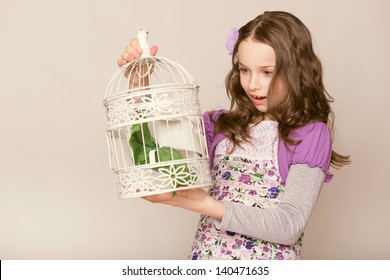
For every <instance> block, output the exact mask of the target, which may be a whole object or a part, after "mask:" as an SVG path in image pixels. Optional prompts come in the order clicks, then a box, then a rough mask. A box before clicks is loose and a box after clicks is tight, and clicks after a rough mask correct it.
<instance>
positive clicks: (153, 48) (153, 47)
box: [150, 46, 158, 56]
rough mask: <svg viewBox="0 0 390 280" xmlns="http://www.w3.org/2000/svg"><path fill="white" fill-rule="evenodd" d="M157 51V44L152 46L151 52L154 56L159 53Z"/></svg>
mask: <svg viewBox="0 0 390 280" xmlns="http://www.w3.org/2000/svg"><path fill="white" fill-rule="evenodd" d="M157 51H158V47H157V46H152V47H151V48H150V52H151V54H152V55H153V56H155V55H156V54H157Z"/></svg>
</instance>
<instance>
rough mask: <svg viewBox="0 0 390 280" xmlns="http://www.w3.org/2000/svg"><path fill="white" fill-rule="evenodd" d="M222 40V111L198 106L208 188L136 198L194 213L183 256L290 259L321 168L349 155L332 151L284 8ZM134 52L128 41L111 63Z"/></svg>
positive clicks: (315, 83)
mask: <svg viewBox="0 0 390 280" xmlns="http://www.w3.org/2000/svg"><path fill="white" fill-rule="evenodd" d="M229 46H230V47H231V49H230V51H231V53H232V64H233V67H232V70H231V71H230V73H229V74H228V75H227V77H226V81H225V84H226V88H227V94H228V97H229V99H230V101H231V105H230V110H229V111H226V110H219V111H214V112H208V113H205V114H204V122H205V128H206V136H207V144H208V148H209V155H210V168H211V170H212V176H213V180H214V186H213V187H211V188H210V190H209V191H208V192H206V191H204V190H202V189H192V190H183V191H178V192H177V195H176V196H174V197H172V194H169V193H168V194H167V193H166V194H161V195H153V196H148V197H145V199H146V200H149V201H151V202H155V203H157V202H158V203H165V204H169V205H173V206H177V207H181V208H185V209H188V210H191V211H195V212H198V213H200V214H202V215H201V218H200V222H199V225H198V228H197V230H196V233H195V240H194V243H193V245H192V250H191V253H190V258H191V259H299V257H300V253H301V247H302V237H303V230H304V228H305V226H306V224H307V222H308V220H309V218H310V215H311V213H312V211H313V208H314V206H315V204H316V201H317V198H318V195H319V193H320V190H321V188H322V185H323V183H324V182H330V181H331V179H332V176H333V175H332V174H331V173H330V172H329V166H330V165H332V166H334V167H341V166H343V165H345V164H348V163H349V162H350V161H349V157H348V156H343V155H340V154H338V153H336V152H335V151H333V150H332V124H333V113H332V110H331V108H330V106H329V103H330V102H332V98H331V97H330V96H329V94H328V93H327V92H326V90H325V88H324V85H323V82H322V66H321V63H320V60H319V59H318V57H317V56H316V54H315V53H314V51H313V46H312V40H311V35H310V32H309V30H308V29H307V28H306V26H305V25H304V24H303V23H302V22H301V21H300V20H299V19H298V18H296V17H295V16H293V15H291V14H289V13H286V12H265V13H264V14H261V15H259V16H258V17H256V18H255V19H253V20H251V21H250V22H248V23H247V24H245V25H244V26H243V27H241V28H240V29H239V30H237V29H235V30H234V29H233V30H232V31H231V33H230V37H229V38H228V42H227V47H229ZM141 52H142V50H141V49H140V47H139V44H138V42H137V41H136V40H132V41H131V43H130V45H129V46H128V47H127V48H126V50H125V52H124V53H123V54H122V56H121V58H120V59H119V60H118V64H119V66H122V65H124V64H125V63H127V62H129V61H131V60H134V59H137V58H139V57H140V54H141ZM151 52H152V54H154V55H155V54H156V52H157V47H156V46H153V47H152V48H151Z"/></svg>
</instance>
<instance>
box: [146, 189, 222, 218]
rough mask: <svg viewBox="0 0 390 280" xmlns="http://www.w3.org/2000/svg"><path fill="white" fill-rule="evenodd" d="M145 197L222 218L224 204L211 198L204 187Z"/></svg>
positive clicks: (155, 201)
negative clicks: (173, 194) (174, 193)
mask: <svg viewBox="0 0 390 280" xmlns="http://www.w3.org/2000/svg"><path fill="white" fill-rule="evenodd" d="M143 199H145V200H148V201H150V202H153V203H163V204H168V205H172V206H175V207H180V208H183V209H187V210H190V211H193V212H197V213H199V214H203V215H207V216H211V217H214V218H216V219H218V220H222V217H223V212H224V205H223V203H222V202H221V201H218V200H215V199H213V198H211V197H210V196H209V195H208V194H207V193H206V191H204V190H202V189H188V190H177V191H176V195H175V196H172V193H162V194H157V195H150V196H145V197H143Z"/></svg>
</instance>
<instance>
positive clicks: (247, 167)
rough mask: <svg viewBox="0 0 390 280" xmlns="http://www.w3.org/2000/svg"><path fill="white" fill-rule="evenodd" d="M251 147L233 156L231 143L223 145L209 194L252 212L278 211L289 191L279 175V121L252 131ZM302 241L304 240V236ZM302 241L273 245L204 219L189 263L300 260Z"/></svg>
mask: <svg viewBox="0 0 390 280" xmlns="http://www.w3.org/2000/svg"><path fill="white" fill-rule="evenodd" d="M250 133H251V142H250V143H247V142H245V143H243V144H241V147H236V149H235V150H234V152H233V153H232V154H229V153H228V152H229V151H230V149H231V143H230V141H229V140H228V139H227V138H226V139H224V140H223V141H222V142H221V143H219V144H218V146H217V148H216V154H215V158H214V167H213V170H212V176H213V179H214V186H213V187H211V188H210V190H209V194H210V196H212V197H214V198H215V199H217V200H222V201H231V202H234V203H239V204H243V205H246V206H249V207H258V208H269V207H277V206H278V204H279V202H280V199H281V197H282V195H283V191H284V183H283V180H282V179H281V177H280V174H279V170H278V132H277V122H275V121H262V122H260V123H259V124H257V125H254V126H252V127H251V128H250ZM301 238H302V237H301ZM301 238H299V240H298V241H297V242H296V244H294V245H281V244H275V243H270V242H267V241H265V240H260V239H257V238H253V237H251V236H247V235H244V234H240V233H235V232H230V231H223V230H221V229H220V222H219V221H218V220H216V219H214V218H212V217H209V216H204V215H202V216H201V219H200V221H199V224H198V228H197V230H196V233H195V241H194V243H193V245H192V251H191V254H190V256H189V258H190V259H268V260H269V259H298V258H299V256H300V251H301V246H302V242H301Z"/></svg>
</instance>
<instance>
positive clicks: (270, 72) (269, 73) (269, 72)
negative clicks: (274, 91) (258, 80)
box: [264, 71, 273, 77]
mask: <svg viewBox="0 0 390 280" xmlns="http://www.w3.org/2000/svg"><path fill="white" fill-rule="evenodd" d="M264 74H265V75H266V76H268V77H271V76H272V74H273V72H272V71H264Z"/></svg>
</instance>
